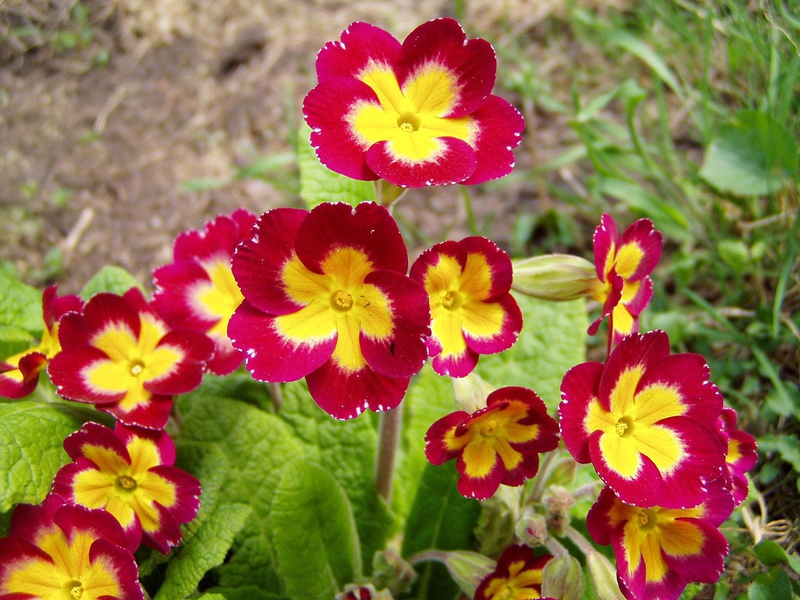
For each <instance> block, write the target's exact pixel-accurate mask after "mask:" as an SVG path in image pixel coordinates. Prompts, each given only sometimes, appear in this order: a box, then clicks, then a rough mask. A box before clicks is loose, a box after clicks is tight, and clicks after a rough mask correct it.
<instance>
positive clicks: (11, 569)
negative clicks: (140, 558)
mask: <svg viewBox="0 0 800 600" xmlns="http://www.w3.org/2000/svg"><path fill="white" fill-rule="evenodd" d="M124 546H125V534H124V533H123V531H122V529H121V528H120V526H119V523H117V522H116V520H115V519H114V517H112V516H111V515H109V514H108V513H106V512H105V511H100V510H89V509H87V508H84V507H83V506H73V505H67V504H64V500H63V498H60V497H59V496H57V495H50V496H48V497H47V499H46V500H45V501H44V503H42V504H41V505H37V506H34V505H30V504H20V505H19V506H17V508H16V509H15V510H14V513H13V515H12V518H11V529H10V535H9V536H8V537H5V538H2V539H0V598H8V599H9V600H12V599H13V600H23V599H28V598H31V599H33V598H46V599H53V600H55V599H58V600H61V599H62V598H64V599H67V598H69V599H80V600H143V598H144V593H143V591H142V587H141V586H140V585H139V571H138V568H137V566H136V561H135V560H134V558H133V555H132V554H131V553H130V552H129V551H128V550H126V549H125V548H124Z"/></svg>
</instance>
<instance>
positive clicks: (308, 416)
mask: <svg viewBox="0 0 800 600" xmlns="http://www.w3.org/2000/svg"><path fill="white" fill-rule="evenodd" d="M277 414H278V416H279V417H280V418H282V419H283V420H285V421H286V422H287V423H289V425H290V426H291V427H292V429H293V430H294V433H295V435H296V436H297V437H298V438H299V439H300V440H302V441H303V442H304V443H305V444H306V445H307V447H308V449H309V452H310V458H311V460H312V461H313V462H315V463H317V464H319V465H322V467H324V468H325V470H326V471H327V472H328V473H330V474H331V475H332V476H333V477H334V479H336V481H337V482H338V483H339V485H341V486H342V488H343V489H344V490H345V493H346V494H347V497H348V499H349V500H350V503H351V505H352V506H353V514H354V515H355V519H356V526H357V528H358V534H359V539H360V541H361V550H362V557H363V564H362V568H363V570H364V571H365V572H370V571H371V569H372V557H373V555H374V554H375V552H377V551H379V550H382V549H384V548H385V547H386V540H387V538H388V536H389V534H390V533H391V529H392V526H393V523H394V519H393V517H392V515H391V513H390V512H389V509H388V507H387V506H386V503H385V502H384V501H383V500H382V499H381V498H380V497H379V496H378V494H377V492H376V491H375V486H374V484H373V478H374V475H373V471H374V468H375V448H376V444H377V434H376V432H375V428H374V427H373V426H372V424H371V423H370V421H369V419H368V418H367V416H364V417H361V418H358V419H351V420H349V421H337V420H336V419H333V418H331V417H330V416H329V415H328V414H327V413H326V412H325V411H323V410H322V409H321V408H320V407H319V406H317V404H316V402H314V400H313V399H312V398H311V395H310V394H309V393H308V387H307V386H306V384H305V382H303V381H299V382H295V383H289V384H286V385H284V386H283V402H282V404H281V407H280V411H278V413H277Z"/></svg>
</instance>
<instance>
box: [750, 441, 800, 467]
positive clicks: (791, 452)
mask: <svg viewBox="0 0 800 600" xmlns="http://www.w3.org/2000/svg"><path fill="white" fill-rule="evenodd" d="M758 451H759V453H760V454H762V455H766V454H768V453H769V452H778V453H779V454H780V455H781V457H782V458H783V460H785V461H786V462H788V463H789V464H790V465H792V468H793V469H794V470H795V471H797V472H798V473H800V441H798V439H797V438H796V437H794V436H791V435H778V434H770V435H763V436H761V437H760V438H758Z"/></svg>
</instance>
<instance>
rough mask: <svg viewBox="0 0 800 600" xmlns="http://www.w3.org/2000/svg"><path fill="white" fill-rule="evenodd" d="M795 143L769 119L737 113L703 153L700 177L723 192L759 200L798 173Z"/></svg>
mask: <svg viewBox="0 0 800 600" xmlns="http://www.w3.org/2000/svg"><path fill="white" fill-rule="evenodd" d="M797 167H798V154H797V141H796V140H795V139H794V136H792V134H791V132H790V131H789V130H788V129H786V127H784V126H783V125H782V124H781V123H779V122H778V121H776V120H775V119H774V118H772V117H771V116H770V115H768V114H766V113H762V112H759V111H752V110H748V111H741V112H739V113H738V114H737V115H736V119H735V120H734V122H733V123H730V124H728V125H725V126H724V127H722V128H721V129H720V130H719V132H718V133H717V136H716V137H715V138H714V139H713V140H712V141H711V144H710V145H709V147H708V149H707V150H706V155H705V159H704V160H703V167H702V168H701V169H700V177H702V178H703V179H705V180H706V181H707V182H708V183H710V184H711V185H713V186H714V187H715V188H717V189H719V190H722V191H723V192H731V193H733V194H739V195H742V196H761V195H764V194H771V193H774V192H777V191H779V190H781V189H783V188H784V187H786V185H788V184H789V183H790V182H791V181H792V180H795V181H796V180H797V177H798V173H797Z"/></svg>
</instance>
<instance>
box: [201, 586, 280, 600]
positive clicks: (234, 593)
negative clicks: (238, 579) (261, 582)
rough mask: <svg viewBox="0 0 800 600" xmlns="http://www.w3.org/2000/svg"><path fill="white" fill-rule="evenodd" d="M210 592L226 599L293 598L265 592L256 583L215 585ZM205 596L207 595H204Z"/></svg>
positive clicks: (261, 599)
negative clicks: (228, 586) (234, 586)
mask: <svg viewBox="0 0 800 600" xmlns="http://www.w3.org/2000/svg"><path fill="white" fill-rule="evenodd" d="M208 591H209V592H210V593H216V594H217V595H222V596H223V597H224V598H225V600H291V599H290V598H289V597H288V596H279V595H277V594H273V593H271V592H265V591H264V590H262V589H261V588H257V587H256V586H254V585H245V586H242V587H237V588H223V587H215V588H211V589H209V590H208ZM203 598H205V596H203Z"/></svg>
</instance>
